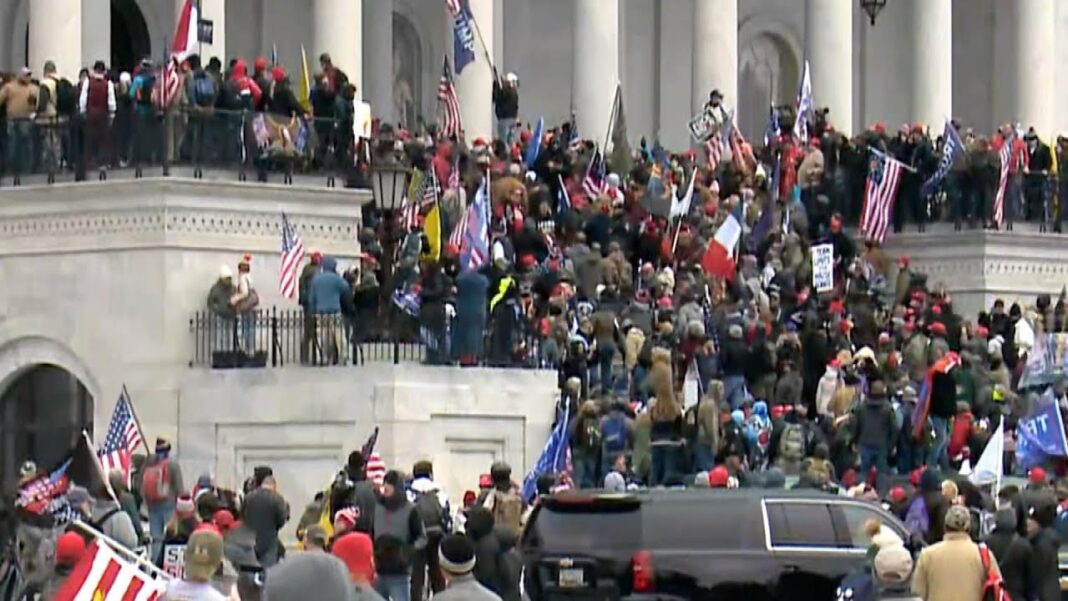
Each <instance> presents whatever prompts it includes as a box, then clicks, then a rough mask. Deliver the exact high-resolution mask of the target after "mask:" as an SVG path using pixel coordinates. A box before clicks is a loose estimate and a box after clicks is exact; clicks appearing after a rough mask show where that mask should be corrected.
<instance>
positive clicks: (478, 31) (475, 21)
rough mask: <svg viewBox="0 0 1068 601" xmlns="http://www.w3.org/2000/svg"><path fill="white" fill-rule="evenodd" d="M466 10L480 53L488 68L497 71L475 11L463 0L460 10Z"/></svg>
mask: <svg viewBox="0 0 1068 601" xmlns="http://www.w3.org/2000/svg"><path fill="white" fill-rule="evenodd" d="M464 9H466V10H467V16H468V18H470V19H471V24H472V25H474V26H475V35H477V36H478V43H479V44H481V46H482V54H483V55H484V56H485V57H486V62H487V63H489V66H490V69H492V70H493V72H494V74H496V73H497V66H496V65H494V64H493V57H491V56H490V53H489V48H487V47H486V40H485V39H483V38H482V28H481V27H479V26H478V19H476V18H475V13H473V12H471V7H470V6H468V4H467V2H463V6H462V7H461V9H460V10H464Z"/></svg>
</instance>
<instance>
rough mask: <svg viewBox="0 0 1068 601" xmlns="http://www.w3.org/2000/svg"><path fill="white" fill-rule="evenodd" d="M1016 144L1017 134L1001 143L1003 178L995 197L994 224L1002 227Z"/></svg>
mask: <svg viewBox="0 0 1068 601" xmlns="http://www.w3.org/2000/svg"><path fill="white" fill-rule="evenodd" d="M1015 143H1016V134H1014V133H1009V134H1008V135H1007V136H1005V137H1004V138H1003V139H1002V141H1001V150H999V151H998V160H999V161H1000V162H1001V177H1000V178H999V179H998V191H997V194H995V195H994V224H995V225H997V226H998V227H1001V224H1002V223H1003V222H1004V221H1005V188H1006V187H1007V186H1008V183H1009V167H1011V166H1012V147H1013V146H1014V145H1015Z"/></svg>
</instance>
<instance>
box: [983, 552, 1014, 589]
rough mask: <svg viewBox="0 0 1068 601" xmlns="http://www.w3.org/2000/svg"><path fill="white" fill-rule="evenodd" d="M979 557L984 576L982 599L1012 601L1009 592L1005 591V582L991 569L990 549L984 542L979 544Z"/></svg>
mask: <svg viewBox="0 0 1068 601" xmlns="http://www.w3.org/2000/svg"><path fill="white" fill-rule="evenodd" d="M979 558H980V559H981V560H982V561H983V571H984V572H986V578H985V579H984V580H983V595H982V597H981V599H982V601H1012V598H1011V597H1009V593H1007V592H1006V591H1005V582H1004V581H1003V580H1002V579H1001V574H998V572H997V570H994V569H993V566H992V564H991V561H990V549H989V548H988V547H987V546H986V544H980V545H979Z"/></svg>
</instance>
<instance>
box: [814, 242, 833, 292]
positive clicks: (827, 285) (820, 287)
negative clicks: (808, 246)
mask: <svg viewBox="0 0 1068 601" xmlns="http://www.w3.org/2000/svg"><path fill="white" fill-rule="evenodd" d="M812 287H813V288H814V289H815V290H816V293H817V294H818V293H821V292H830V291H831V290H834V245H833V244H830V243H826V244H816V245H813V247H812Z"/></svg>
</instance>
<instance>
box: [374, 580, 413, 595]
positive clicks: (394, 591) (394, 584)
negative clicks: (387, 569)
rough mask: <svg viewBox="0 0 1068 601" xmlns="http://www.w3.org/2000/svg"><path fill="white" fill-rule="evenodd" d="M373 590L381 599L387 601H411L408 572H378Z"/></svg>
mask: <svg viewBox="0 0 1068 601" xmlns="http://www.w3.org/2000/svg"><path fill="white" fill-rule="evenodd" d="M375 590H376V591H378V594H379V595H382V598H383V599H388V600H389V601H411V599H412V577H411V576H410V575H408V574H405V575H403V576H398V575H396V574H379V575H378V580H376V581H375Z"/></svg>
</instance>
